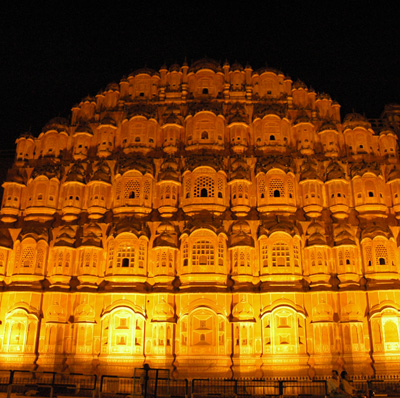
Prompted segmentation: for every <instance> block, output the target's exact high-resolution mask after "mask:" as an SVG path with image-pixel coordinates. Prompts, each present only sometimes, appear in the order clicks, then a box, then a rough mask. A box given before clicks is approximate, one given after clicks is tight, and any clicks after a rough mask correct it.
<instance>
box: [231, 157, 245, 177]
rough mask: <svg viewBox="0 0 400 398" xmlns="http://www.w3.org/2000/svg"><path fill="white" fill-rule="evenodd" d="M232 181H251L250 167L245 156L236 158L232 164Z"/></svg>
mask: <svg viewBox="0 0 400 398" xmlns="http://www.w3.org/2000/svg"><path fill="white" fill-rule="evenodd" d="M231 170H232V171H231V181H233V180H248V181H250V168H249V166H248V164H247V163H246V161H245V160H244V159H243V158H236V159H235V160H234V161H233V162H232V164H231Z"/></svg>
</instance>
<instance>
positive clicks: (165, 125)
mask: <svg viewBox="0 0 400 398" xmlns="http://www.w3.org/2000/svg"><path fill="white" fill-rule="evenodd" d="M183 133H184V128H183V120H182V116H181V114H180V109H179V108H177V107H172V106H171V107H168V108H167V110H166V111H165V113H164V114H163V116H162V125H161V137H162V138H161V141H162V148H163V151H164V152H165V153H167V154H169V155H173V154H175V153H176V152H177V151H178V149H179V146H180V145H181V142H182V138H183Z"/></svg>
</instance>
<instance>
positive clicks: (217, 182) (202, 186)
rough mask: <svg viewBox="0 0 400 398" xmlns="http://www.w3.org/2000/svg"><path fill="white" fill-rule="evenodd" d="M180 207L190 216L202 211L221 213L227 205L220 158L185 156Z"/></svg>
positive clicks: (223, 170) (225, 185)
mask: <svg viewBox="0 0 400 398" xmlns="http://www.w3.org/2000/svg"><path fill="white" fill-rule="evenodd" d="M182 177H183V197H182V209H183V211H184V212H185V213H186V214H188V215H189V216H192V215H194V214H197V213H200V212H202V211H208V212H210V213H212V214H215V215H217V216H218V215H221V214H222V213H223V212H224V211H225V210H226V208H227V207H228V203H229V200H228V195H227V194H228V190H227V176H226V172H225V169H224V165H223V162H222V160H221V158H219V157H215V156H211V155H197V156H191V157H188V158H186V164H185V167H184V172H183V175H182Z"/></svg>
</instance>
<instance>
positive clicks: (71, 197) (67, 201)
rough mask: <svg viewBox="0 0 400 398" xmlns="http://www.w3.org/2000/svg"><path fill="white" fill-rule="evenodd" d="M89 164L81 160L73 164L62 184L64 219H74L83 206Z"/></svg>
mask: <svg viewBox="0 0 400 398" xmlns="http://www.w3.org/2000/svg"><path fill="white" fill-rule="evenodd" d="M86 167H87V164H84V163H81V162H79V161H77V162H75V163H73V164H72V166H71V167H70V169H69V170H68V172H67V175H66V178H65V181H64V183H63V184H62V185H61V200H62V219H63V220H64V221H68V222H69V221H74V220H76V219H77V218H78V216H79V214H80V213H81V211H82V208H83V201H84V196H85V186H86Z"/></svg>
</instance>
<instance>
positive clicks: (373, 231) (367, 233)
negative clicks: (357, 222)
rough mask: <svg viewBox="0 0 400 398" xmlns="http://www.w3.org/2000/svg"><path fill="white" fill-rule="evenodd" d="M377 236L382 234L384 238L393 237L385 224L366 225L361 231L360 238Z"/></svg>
mask: <svg viewBox="0 0 400 398" xmlns="http://www.w3.org/2000/svg"><path fill="white" fill-rule="evenodd" d="M377 236H383V237H384V238H386V239H390V238H393V234H392V232H391V231H390V229H389V227H388V226H387V225H377V224H372V225H368V226H367V227H366V228H365V229H363V230H362V231H361V239H366V238H370V239H374V238H375V237H377Z"/></svg>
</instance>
